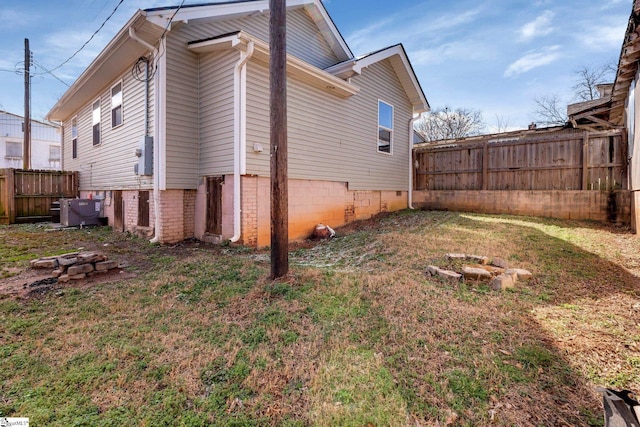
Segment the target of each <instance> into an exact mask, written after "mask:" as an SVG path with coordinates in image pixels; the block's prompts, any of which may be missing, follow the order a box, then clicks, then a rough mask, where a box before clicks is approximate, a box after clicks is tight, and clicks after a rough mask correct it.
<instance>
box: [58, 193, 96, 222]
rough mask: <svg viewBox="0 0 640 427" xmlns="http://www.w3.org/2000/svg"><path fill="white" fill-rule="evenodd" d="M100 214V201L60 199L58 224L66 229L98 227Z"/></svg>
mask: <svg viewBox="0 0 640 427" xmlns="http://www.w3.org/2000/svg"><path fill="white" fill-rule="evenodd" d="M101 213H102V203H101V202H100V200H92V199H60V224H62V225H64V226H66V227H76V226H79V225H98V224H100V217H101V216H102V215H101Z"/></svg>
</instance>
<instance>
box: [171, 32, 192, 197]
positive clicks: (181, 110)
mask: <svg viewBox="0 0 640 427" xmlns="http://www.w3.org/2000/svg"><path fill="white" fill-rule="evenodd" d="M187 41H188V39H187V35H186V34H185V33H184V32H183V31H178V32H175V33H169V36H168V37H167V52H166V55H167V57H166V64H167V65H166V67H167V70H166V75H167V78H166V85H167V86H166V140H165V144H166V158H165V165H166V188H167V189H168V190H177V189H196V188H197V185H198V163H197V162H196V161H195V160H196V159H197V158H198V155H199V150H198V145H199V142H198V134H199V129H198V128H199V111H198V63H199V58H198V56H197V55H195V54H194V53H192V52H190V51H188V50H187V48H186V46H187Z"/></svg>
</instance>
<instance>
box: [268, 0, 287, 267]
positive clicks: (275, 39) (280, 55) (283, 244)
mask: <svg viewBox="0 0 640 427" xmlns="http://www.w3.org/2000/svg"><path fill="white" fill-rule="evenodd" d="M269 10H270V12H271V17H270V20H269V24H270V32H269V34H270V36H269V45H270V49H271V55H270V57H269V81H270V86H269V89H270V96H269V99H270V106H271V108H270V110H271V115H270V125H271V132H270V137H271V278H272V279H277V278H278V277H282V276H285V275H286V274H287V273H288V272H289V211H288V209H289V206H288V204H289V195H288V185H287V184H288V183H287V42H286V36H287V2H286V0H269Z"/></svg>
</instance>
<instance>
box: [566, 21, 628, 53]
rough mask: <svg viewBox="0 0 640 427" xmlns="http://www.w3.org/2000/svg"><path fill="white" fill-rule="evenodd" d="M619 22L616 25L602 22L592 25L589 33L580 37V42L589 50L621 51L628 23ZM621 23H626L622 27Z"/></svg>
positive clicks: (586, 32)
mask: <svg viewBox="0 0 640 427" xmlns="http://www.w3.org/2000/svg"><path fill="white" fill-rule="evenodd" d="M617 21H618V22H616V23H615V24H614V23H613V22H600V23H597V24H594V25H591V26H590V27H589V31H585V32H583V33H581V34H580V35H579V37H578V41H579V42H581V43H582V44H583V45H584V47H585V48H586V49H588V50H597V51H609V50H612V49H613V50H619V49H620V47H621V46H622V39H623V38H624V33H625V31H626V22H624V21H622V20H617ZM619 22H624V24H625V25H621V24H620V23H619ZM616 54H617V52H616Z"/></svg>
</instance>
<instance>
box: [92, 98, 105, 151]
mask: <svg viewBox="0 0 640 427" xmlns="http://www.w3.org/2000/svg"><path fill="white" fill-rule="evenodd" d="M96 104H98V110H97V114H96ZM101 123H102V106H101V103H100V98H98V99H96V100H95V101H93V102H92V103H91V141H92V142H93V145H94V147H97V146H99V145H100V144H102V129H101V127H102V126H101ZM96 126H98V137H97V138H96ZM96 139H97V142H96Z"/></svg>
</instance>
